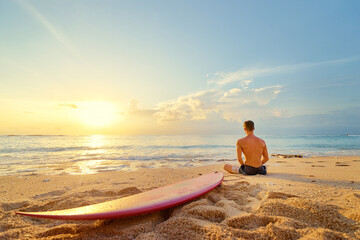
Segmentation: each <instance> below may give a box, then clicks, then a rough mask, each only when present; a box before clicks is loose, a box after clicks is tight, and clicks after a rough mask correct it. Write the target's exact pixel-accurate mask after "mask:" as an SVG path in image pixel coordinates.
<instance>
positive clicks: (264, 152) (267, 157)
mask: <svg viewBox="0 0 360 240" xmlns="http://www.w3.org/2000/svg"><path fill="white" fill-rule="evenodd" d="M268 160H269V154H268V151H267V148H266V144H265V147H264V150H263V153H262V159H261V162H262V164H264V163H266V162H267V161H268Z"/></svg>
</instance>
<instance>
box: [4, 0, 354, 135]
mask: <svg viewBox="0 0 360 240" xmlns="http://www.w3.org/2000/svg"><path fill="white" fill-rule="evenodd" d="M359 12H360V1H357V0H346V1H340V0H337V1H332V0H326V1H320V0H319V1H310V0H304V1H280V0H274V1H265V0H263V1H261V0H258V1H242V0H234V1H231V0H228V1H214V0H206V1H205V0H198V1H191V0H184V1H178V0H170V1H169V0H152V1H147V0H143V1H139V0H131V1H130V0H128V1H123V0H96V1H95V0H86V1H85V0H76V1H75V0H50V1H43V0H31V1H27V0H0V135H12V134H24V135H26V134H30V135H32V134H56V135H58V134H60V135H62V134H64V135H67V134H69V135H83V134H240V133H243V130H242V122H243V121H245V120H248V119H251V120H253V121H254V122H255V129H256V130H255V131H256V132H257V133H259V134H272V135H277V134H279V135H289V134H360V120H359V119H360V94H359V92H360V24H359V23H360V14H359Z"/></svg>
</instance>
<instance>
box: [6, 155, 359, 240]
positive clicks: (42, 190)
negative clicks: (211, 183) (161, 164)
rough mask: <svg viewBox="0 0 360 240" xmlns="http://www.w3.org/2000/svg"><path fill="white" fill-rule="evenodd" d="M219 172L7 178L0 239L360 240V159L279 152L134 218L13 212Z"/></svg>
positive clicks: (204, 169)
mask: <svg viewBox="0 0 360 240" xmlns="http://www.w3.org/2000/svg"><path fill="white" fill-rule="evenodd" d="M229 163H232V164H235V163H236V162H229ZM214 171H222V163H221V164H219V165H211V166H203V167H196V168H195V167H193V168H180V169H170V168H159V169H144V170H138V171H134V172H124V171H118V172H102V173H97V174H89V175H68V174H63V175H21V176H1V177H0V204H1V205H0V239H360V157H313V158H286V159H284V158H272V159H271V160H270V161H269V165H268V175H267V176H260V175H257V176H243V175H238V174H229V173H225V178H224V182H223V184H222V186H221V187H218V188H216V189H214V190H212V191H211V192H209V193H207V194H206V195H204V196H203V197H200V198H198V199H196V200H193V201H191V202H189V203H186V204H182V205H180V206H177V207H174V208H171V209H167V210H163V211H159V212H154V213H150V214H145V215H140V216H135V217H128V218H120V219H113V220H96V221H62V220H49V219H36V218H30V217H24V216H19V215H15V213H14V212H15V211H48V210H59V209H66V208H72V207H79V206H85V205H88V204H93V203H100V202H104V201H108V200H114V199H117V198H121V197H125V196H129V195H132V194H136V193H140V192H144V191H147V190H150V189H154V188H157V187H162V186H165V185H167V184H171V183H175V182H178V181H183V180H185V179H188V178H193V177H197V176H199V174H206V173H209V172H214Z"/></svg>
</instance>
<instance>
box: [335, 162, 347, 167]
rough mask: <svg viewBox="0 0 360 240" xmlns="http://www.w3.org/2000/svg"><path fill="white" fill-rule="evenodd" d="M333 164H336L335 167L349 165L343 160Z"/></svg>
mask: <svg viewBox="0 0 360 240" xmlns="http://www.w3.org/2000/svg"><path fill="white" fill-rule="evenodd" d="M335 166H337V167H348V166H350V165H349V164H347V163H344V162H336V163H335Z"/></svg>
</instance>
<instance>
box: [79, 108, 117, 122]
mask: <svg viewBox="0 0 360 240" xmlns="http://www.w3.org/2000/svg"><path fill="white" fill-rule="evenodd" d="M78 115H79V118H80V119H81V121H82V122H84V123H85V124H87V125H89V126H92V127H103V126H107V125H110V124H111V123H113V122H114V121H115V120H116V119H117V118H118V117H119V114H118V113H117V112H116V107H115V106H114V105H113V104H111V103H108V102H86V103H83V104H82V105H80V104H79V109H78Z"/></svg>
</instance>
